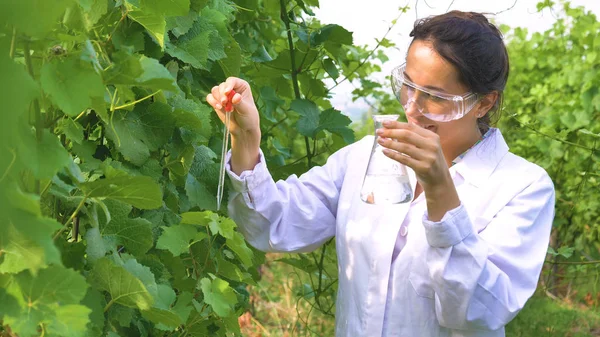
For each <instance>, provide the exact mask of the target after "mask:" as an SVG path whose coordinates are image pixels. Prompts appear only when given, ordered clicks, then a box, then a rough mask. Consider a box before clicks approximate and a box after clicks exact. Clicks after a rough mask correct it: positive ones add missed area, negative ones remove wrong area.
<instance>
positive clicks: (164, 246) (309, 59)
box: [0, 0, 391, 337]
mask: <svg viewBox="0 0 600 337" xmlns="http://www.w3.org/2000/svg"><path fill="white" fill-rule="evenodd" d="M317 5H318V1H314V0H311V1H289V0H284V1H274V0H264V1H263V0H250V1H235V2H230V1H226V0H191V1H190V0H169V1H162V0H61V1H50V2H49V1H38V0H24V1H8V2H6V1H4V2H2V3H0V22H2V24H1V25H0V73H2V76H1V77H0V92H1V93H2V102H3V108H2V111H1V112H0V113H1V115H2V123H0V144H1V145H0V303H2V305H0V334H2V331H12V333H14V334H17V335H19V336H21V337H29V336H34V335H35V336H37V335H48V336H113V337H115V336H171V335H174V334H177V335H186V336H226V335H227V336H230V335H240V329H239V326H238V323H237V317H238V316H239V315H240V314H241V313H243V312H244V311H245V310H246V308H247V307H248V301H249V295H248V293H247V291H246V289H245V287H246V285H247V284H255V283H256V280H257V279H258V278H259V275H258V273H257V269H256V267H257V265H259V264H260V263H261V262H262V255H261V254H260V253H258V252H256V251H255V250H253V249H251V248H249V247H248V246H247V244H246V242H245V241H244V238H243V236H242V235H241V234H240V233H239V232H238V231H237V226H236V224H235V223H234V222H233V221H232V220H231V219H229V218H227V216H226V209H225V208H224V209H217V206H216V200H215V196H216V190H217V179H218V175H219V172H218V170H219V166H218V160H217V159H218V156H219V155H220V153H218V151H219V149H220V147H221V144H220V141H221V140H220V138H221V137H220V135H221V134H222V133H221V127H222V126H221V123H220V121H218V119H217V118H216V117H215V116H214V114H213V112H212V111H211V109H210V108H209V106H208V105H207V104H205V102H204V97H205V96H206V94H207V93H208V92H210V90H211V88H212V87H213V86H214V85H216V84H218V83H219V82H221V81H224V80H225V79H226V78H227V77H228V76H241V77H243V78H244V79H246V80H248V81H249V82H250V83H251V86H252V88H253V89H254V94H255V97H256V103H257V104H258V106H259V109H260V111H261V127H262V131H263V144H262V148H263V150H264V152H265V154H266V157H267V161H268V164H269V166H270V167H271V168H272V170H273V172H274V174H275V176H276V177H283V176H287V175H289V174H291V173H298V174H300V173H303V172H304V171H306V170H307V169H308V168H310V167H311V166H313V165H317V164H321V163H323V162H324V160H325V158H326V157H327V155H329V154H330V153H332V152H333V151H335V150H337V149H339V148H341V147H342V146H344V145H346V144H348V143H351V142H353V141H354V139H355V138H354V133H353V131H352V130H351V129H350V128H349V124H350V120H349V119H348V118H347V117H346V116H344V115H342V114H341V112H339V111H337V110H335V109H333V107H332V106H331V103H330V102H329V98H330V90H331V88H332V87H330V88H327V86H326V83H329V82H328V81H331V80H332V81H338V82H337V83H339V82H340V81H345V80H350V81H352V80H356V79H357V78H367V77H368V76H369V74H370V73H372V72H373V71H376V70H378V67H377V66H375V65H374V64H372V63H371V62H370V58H371V56H372V55H374V54H373V53H372V52H369V51H367V50H365V48H363V47H358V46H354V45H352V44H353V40H352V33H350V32H348V31H347V30H346V29H344V28H343V27H340V26H337V25H322V24H321V23H319V22H318V21H317V20H315V19H314V18H310V15H312V11H311V7H312V6H317ZM288 33H289V34H288ZM386 45H387V46H391V44H389V43H387V44H386ZM378 55H379V56H376V57H378V58H380V56H381V54H378ZM322 60H323V61H322ZM225 200H227V199H226V198H225ZM330 251H331V249H330ZM323 253H324V251H323ZM328 254H329V256H330V254H331V253H328ZM322 257H325V255H324V254H322V255H319V254H316V253H315V254H313V255H311V259H312V260H313V261H315V263H318V265H319V268H320V270H321V272H320V273H321V274H322V277H321V278H320V280H319V281H315V284H314V285H313V286H312V287H311V289H315V292H314V294H316V295H315V296H312V297H311V299H314V300H316V301H319V305H323V308H325V306H324V304H322V303H324V302H322V300H323V297H324V296H320V295H319V294H320V293H322V292H324V291H328V294H333V291H334V289H335V287H334V286H333V283H332V282H331V281H332V280H334V279H335V276H333V274H334V273H335V268H330V267H332V266H334V263H335V261H334V260H333V261H332V260H331V259H330V258H327V259H325V260H323V258H322ZM305 259H306V258H305ZM318 261H321V262H318ZM330 269H331V270H330ZM311 270H312V269H311ZM329 273H331V275H330V274H329ZM325 277H328V279H327V282H323V281H325Z"/></svg>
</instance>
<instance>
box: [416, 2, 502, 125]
mask: <svg viewBox="0 0 600 337" xmlns="http://www.w3.org/2000/svg"><path fill="white" fill-rule="evenodd" d="M410 36H411V37H413V41H415V40H422V41H431V42H432V43H433V48H434V49H435V51H436V52H437V53H438V54H440V55H441V56H442V57H443V58H444V59H446V60H447V61H448V62H450V63H451V64H453V65H454V66H455V67H456V68H457V69H458V73H459V76H460V77H459V80H460V81H461V82H462V83H463V84H465V85H466V86H468V87H469V88H470V90H471V91H472V92H474V93H476V94H479V95H485V94H489V93H491V92H493V91H497V92H498V94H499V96H498V100H497V101H496V104H495V105H494V106H493V107H492V109H490V112H488V113H487V114H486V115H485V116H483V117H481V118H479V120H478V125H479V129H480V130H481V131H482V133H484V132H486V131H487V130H488V129H489V127H490V124H491V117H490V115H491V114H493V115H499V113H500V111H501V108H502V103H503V101H504V95H503V91H504V87H505V86H506V81H507V80H508V72H509V63H508V53H507V51H506V47H505V46H504V42H503V41H502V33H501V32H500V30H498V28H496V26H494V25H493V24H492V23H490V22H489V21H488V19H487V18H486V17H485V16H484V15H483V14H480V13H473V12H461V11H451V12H448V13H445V14H442V15H437V16H430V17H428V18H424V19H420V20H417V21H416V22H415V26H414V28H413V30H412V31H411V32H410ZM494 119H495V121H497V118H496V117H494Z"/></svg>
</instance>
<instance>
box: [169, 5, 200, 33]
mask: <svg viewBox="0 0 600 337" xmlns="http://www.w3.org/2000/svg"><path fill="white" fill-rule="evenodd" d="M198 18H199V15H198V13H196V12H194V11H192V12H190V13H188V14H187V15H185V16H172V17H168V18H167V30H168V31H170V32H171V33H173V35H175V37H180V36H182V35H184V34H185V33H187V32H188V31H189V30H190V29H191V28H192V26H193V25H194V22H195V21H196V20H197V19H198Z"/></svg>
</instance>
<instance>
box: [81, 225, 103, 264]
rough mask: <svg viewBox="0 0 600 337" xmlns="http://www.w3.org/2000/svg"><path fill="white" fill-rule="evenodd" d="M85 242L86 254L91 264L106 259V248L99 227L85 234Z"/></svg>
mask: <svg viewBox="0 0 600 337" xmlns="http://www.w3.org/2000/svg"><path fill="white" fill-rule="evenodd" d="M85 241H86V250H85V252H86V254H87V258H88V260H89V261H90V262H94V261H96V260H98V259H101V258H103V257H104V255H106V247H105V246H104V241H102V234H100V229H99V228H98V227H93V228H90V229H88V231H87V232H86V233H85Z"/></svg>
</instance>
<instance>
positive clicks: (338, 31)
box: [315, 24, 352, 45]
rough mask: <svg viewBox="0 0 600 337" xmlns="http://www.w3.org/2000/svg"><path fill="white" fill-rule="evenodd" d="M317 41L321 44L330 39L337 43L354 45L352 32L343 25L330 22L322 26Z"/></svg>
mask: <svg viewBox="0 0 600 337" xmlns="http://www.w3.org/2000/svg"><path fill="white" fill-rule="evenodd" d="M315 41H316V43H319V44H320V43H323V42H326V41H328V42H332V43H336V44H344V45H352V33H351V32H349V31H348V30H346V29H345V28H344V27H342V26H339V25H334V24H329V25H325V26H323V27H321V29H320V31H319V33H318V34H317V35H316V37H315Z"/></svg>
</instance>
